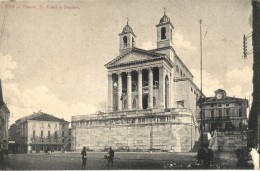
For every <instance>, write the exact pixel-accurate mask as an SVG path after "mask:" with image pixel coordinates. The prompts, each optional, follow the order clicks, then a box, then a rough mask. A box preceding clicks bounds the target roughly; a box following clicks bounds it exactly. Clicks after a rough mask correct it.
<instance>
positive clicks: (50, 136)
mask: <svg viewBox="0 0 260 171" xmlns="http://www.w3.org/2000/svg"><path fill="white" fill-rule="evenodd" d="M9 132H10V139H11V140H12V141H13V142H14V144H10V148H11V150H10V149H9V150H10V151H14V152H16V153H26V152H33V153H39V152H44V151H46V150H47V149H49V150H51V151H61V150H63V149H64V148H65V149H67V148H68V145H69V143H70V135H69V122H67V121H65V120H64V119H60V118H57V117H55V116H52V115H49V114H46V113H43V112H38V113H34V114H32V115H29V116H26V117H23V118H21V119H18V120H17V121H16V122H15V123H14V124H13V125H11V126H10V131H9Z"/></svg>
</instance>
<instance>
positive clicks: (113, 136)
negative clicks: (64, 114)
mask: <svg viewBox="0 0 260 171" xmlns="http://www.w3.org/2000/svg"><path fill="white" fill-rule="evenodd" d="M75 118H76V117H75ZM75 118H74V121H73V124H72V130H71V135H72V138H71V145H72V150H82V148H83V147H84V146H85V147H87V149H89V150H94V151H103V150H106V149H108V148H109V147H112V148H113V149H115V150H118V151H120V150H127V149H128V150H129V151H148V150H149V149H153V150H154V151H173V152H188V151H190V150H192V148H193V146H194V144H195V142H196V141H198V139H199V132H198V129H197V126H196V124H195V123H194V119H193V118H192V115H191V113H189V112H186V113H181V112H178V113H171V112H168V113H159V114H158V113H157V114H149V115H140V113H139V114H134V115H131V116H130V115H127V116H121V117H119V116H118V115H117V116H112V115H111V116H108V117H107V118H105V119H104V117H103V119H102V117H99V118H88V119H87V118H85V119H84V118H83V117H81V118H80V120H78V121H75V120H76V119H75Z"/></svg>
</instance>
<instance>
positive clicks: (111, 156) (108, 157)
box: [81, 147, 115, 169]
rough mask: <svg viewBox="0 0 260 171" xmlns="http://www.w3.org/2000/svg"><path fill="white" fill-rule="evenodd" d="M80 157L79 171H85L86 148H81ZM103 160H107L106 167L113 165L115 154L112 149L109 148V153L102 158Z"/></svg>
mask: <svg viewBox="0 0 260 171" xmlns="http://www.w3.org/2000/svg"><path fill="white" fill-rule="evenodd" d="M81 156H82V164H81V169H86V163H87V148H86V147H83V149H82V151H81ZM104 157H105V159H106V160H107V162H108V163H107V166H109V165H110V164H111V166H113V163H114V157H115V152H114V150H112V148H111V147H110V148H109V151H108V152H107V154H106V155H105V156H104Z"/></svg>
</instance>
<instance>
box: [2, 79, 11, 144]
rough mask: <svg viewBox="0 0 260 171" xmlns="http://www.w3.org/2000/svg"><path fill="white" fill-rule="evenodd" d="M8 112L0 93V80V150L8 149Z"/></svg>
mask: <svg viewBox="0 0 260 171" xmlns="http://www.w3.org/2000/svg"><path fill="white" fill-rule="evenodd" d="M9 117H10V111H9V109H8V108H7V106H6V104H5V102H4V99H3V91H2V83H1V80H0V148H1V149H8V140H9V136H8V123H9Z"/></svg>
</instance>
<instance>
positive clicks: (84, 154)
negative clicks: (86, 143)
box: [81, 147, 87, 170]
mask: <svg viewBox="0 0 260 171" xmlns="http://www.w3.org/2000/svg"><path fill="white" fill-rule="evenodd" d="M81 156H82V164H81V170H82V169H86V163H87V150H86V147H83V150H82V151H81Z"/></svg>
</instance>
